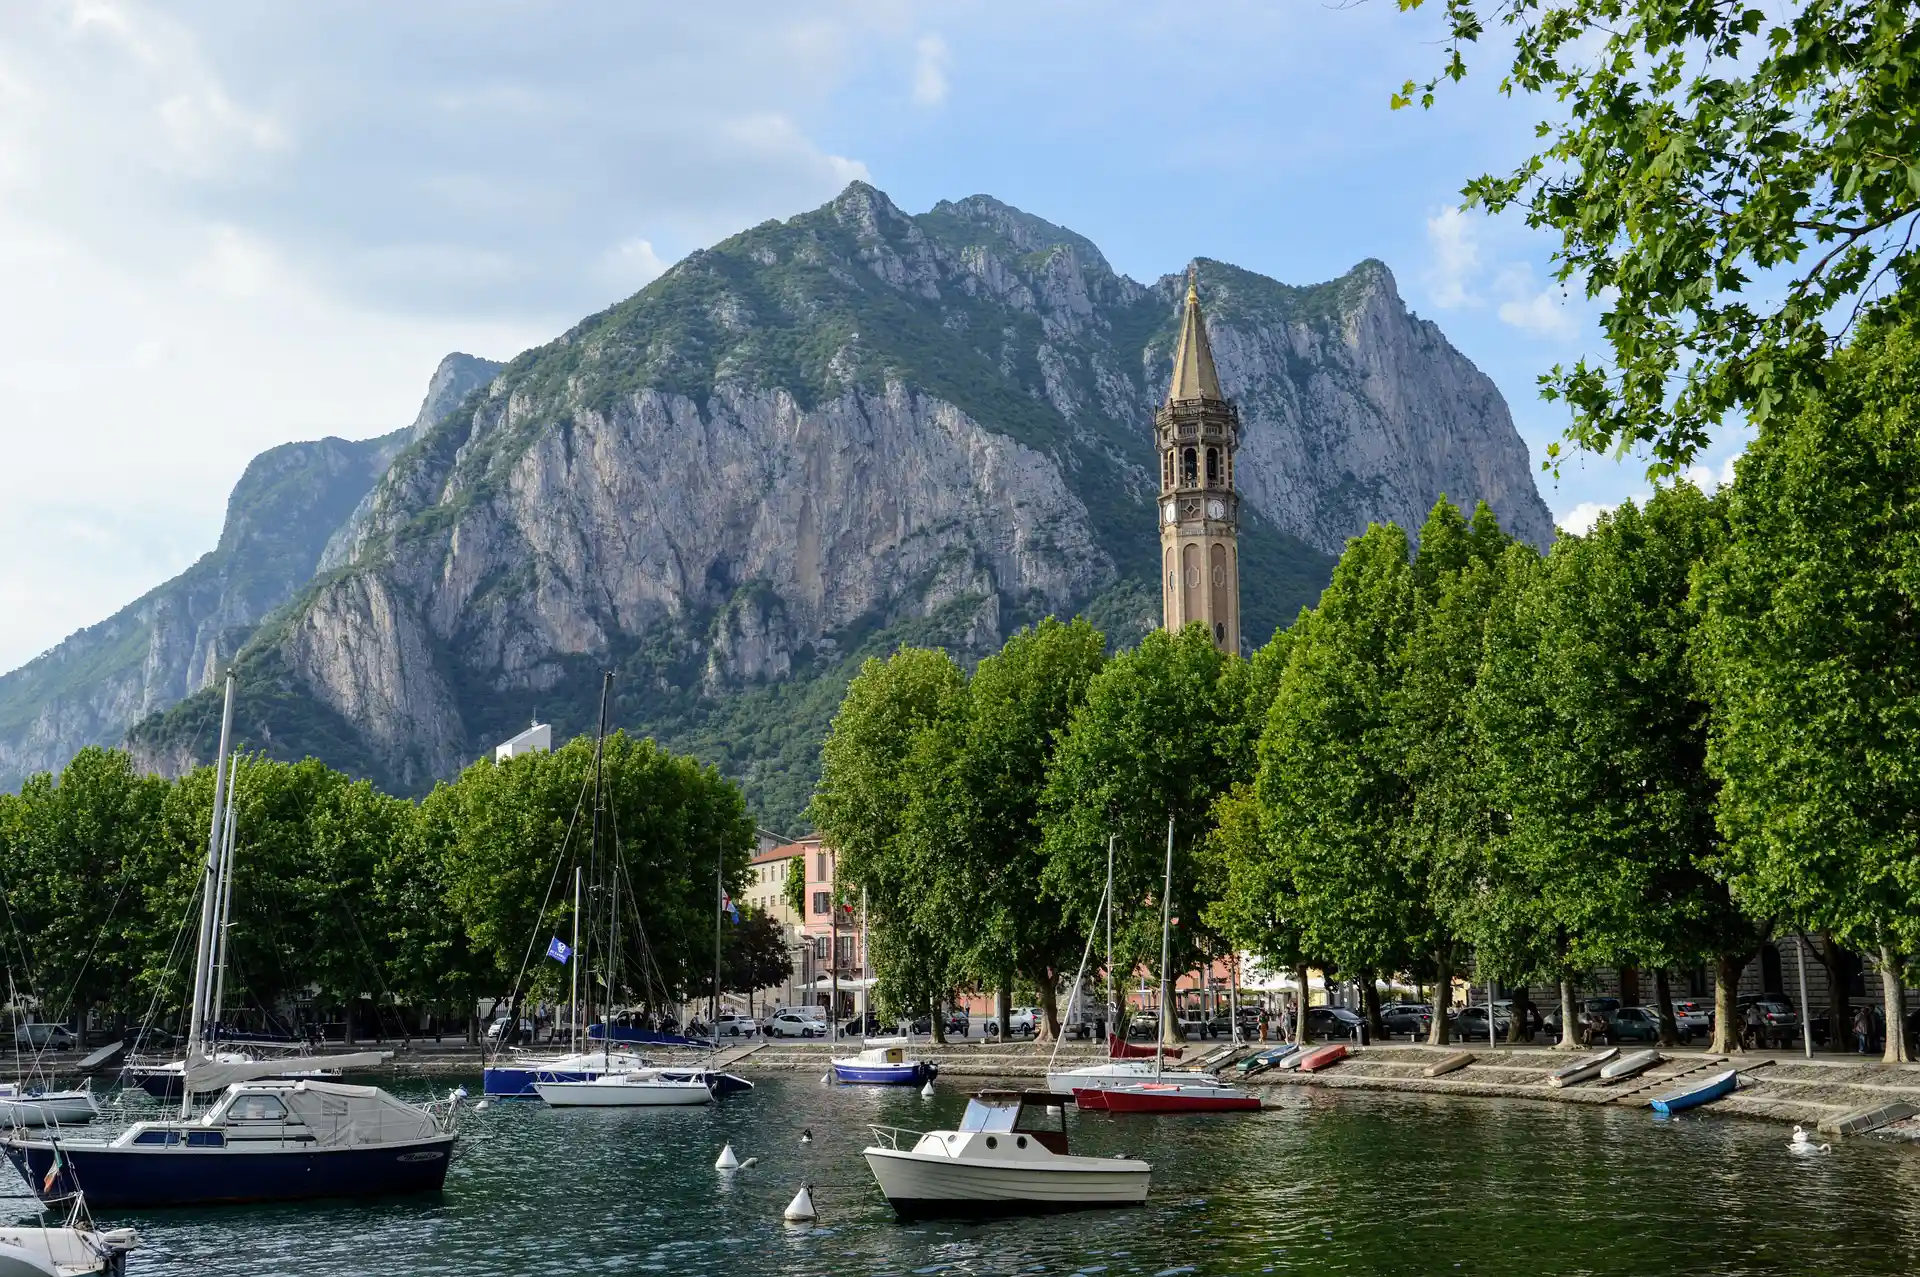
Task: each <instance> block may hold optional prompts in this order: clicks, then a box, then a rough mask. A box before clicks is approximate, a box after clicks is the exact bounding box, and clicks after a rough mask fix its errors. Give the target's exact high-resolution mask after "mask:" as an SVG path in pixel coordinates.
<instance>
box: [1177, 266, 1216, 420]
mask: <svg viewBox="0 0 1920 1277" xmlns="http://www.w3.org/2000/svg"><path fill="white" fill-rule="evenodd" d="M1198 270H1199V268H1198V266H1197V265H1190V266H1188V267H1187V308H1186V312H1185V314H1183V315H1182V316H1181V319H1180V340H1179V341H1177V342H1176V343H1174V347H1173V381H1172V382H1171V384H1169V385H1168V386H1167V402H1168V403H1178V402H1180V401H1181V400H1183V399H1222V398H1224V396H1223V395H1221V393H1220V376H1219V374H1218V373H1216V372H1215V371H1214V369H1213V351H1212V349H1211V348H1210V347H1209V346H1208V345H1207V324H1206V321H1205V320H1204V319H1202V318H1201V316H1200V288H1199V275H1198Z"/></svg>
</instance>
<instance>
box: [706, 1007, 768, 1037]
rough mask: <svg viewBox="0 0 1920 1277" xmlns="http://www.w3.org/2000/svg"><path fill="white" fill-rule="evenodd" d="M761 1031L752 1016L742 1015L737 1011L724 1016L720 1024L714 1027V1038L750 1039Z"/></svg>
mask: <svg viewBox="0 0 1920 1277" xmlns="http://www.w3.org/2000/svg"><path fill="white" fill-rule="evenodd" d="M759 1031H760V1026H759V1025H758V1024H756V1023H754V1020H753V1017H752V1016H750V1015H741V1014H740V1013H739V1012H737V1011H729V1012H727V1013H726V1014H724V1015H722V1016H721V1017H720V1022H719V1023H718V1024H716V1025H714V1026H713V1032H714V1036H715V1037H722V1038H750V1037H752V1036H753V1035H754V1034H756V1033H758V1032H759Z"/></svg>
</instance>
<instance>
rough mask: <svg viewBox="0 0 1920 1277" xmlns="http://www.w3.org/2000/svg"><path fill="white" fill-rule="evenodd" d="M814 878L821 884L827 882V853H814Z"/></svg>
mask: <svg viewBox="0 0 1920 1277" xmlns="http://www.w3.org/2000/svg"><path fill="white" fill-rule="evenodd" d="M813 876H814V877H815V878H818V879H819V880H820V881H821V882H825V881H826V880H827V853H826V852H824V851H816V852H814V853H813Z"/></svg>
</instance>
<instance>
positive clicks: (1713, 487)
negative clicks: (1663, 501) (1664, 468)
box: [1686, 450, 1746, 495]
mask: <svg viewBox="0 0 1920 1277" xmlns="http://www.w3.org/2000/svg"><path fill="white" fill-rule="evenodd" d="M1745 455H1746V453H1745V451H1744V450H1742V451H1740V452H1736V453H1734V454H1733V455H1732V456H1730V457H1728V458H1727V459H1726V460H1725V461H1722V462H1721V463H1720V468H1719V469H1718V470H1715V469H1713V468H1711V467H1710V466H1703V465H1693V466H1688V467H1687V470H1686V480H1687V482H1688V483H1691V484H1692V485H1693V486H1694V487H1696V488H1698V489H1700V491H1702V492H1705V493H1708V494H1709V495H1711V494H1712V493H1714V492H1717V491H1718V490H1719V489H1721V488H1724V487H1726V486H1727V485H1728V484H1730V483H1732V482H1733V467H1734V463H1735V462H1737V461H1739V460H1740V458H1741V457H1743V456H1745Z"/></svg>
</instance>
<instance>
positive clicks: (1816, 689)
mask: <svg viewBox="0 0 1920 1277" xmlns="http://www.w3.org/2000/svg"><path fill="white" fill-rule="evenodd" d="M1916 387H1920V338H1916V336H1915V333H1914V330H1913V329H1912V328H1911V327H1905V326H1899V327H1880V326H1872V327H1869V328H1868V329H1866V330H1865V331H1864V332H1863V333H1862V334H1861V336H1860V338H1859V340H1858V341H1857V342H1856V343H1855V344H1854V346H1853V347H1852V348H1851V349H1849V350H1847V351H1845V352H1843V353H1842V354H1841V356H1840V357H1839V358H1838V359H1837V360H1836V361H1835V364H1834V367H1833V368H1832V370H1831V372H1830V375H1829V377H1828V385H1827V389H1826V390H1825V391H1824V392H1823V393H1821V394H1818V395H1810V396H1807V397H1806V398H1805V399H1804V400H1803V401H1802V402H1800V403H1799V404H1797V405H1796V407H1795V410H1794V411H1793V412H1792V413H1790V414H1783V415H1781V416H1780V417H1777V418H1776V419H1775V420H1774V421H1773V422H1772V423H1770V424H1769V425H1768V427H1767V428H1766V429H1765V430H1763V431H1762V432H1761V434H1760V437H1759V439H1758V440H1757V441H1756V442H1755V443H1754V445H1753V446H1752V448H1750V449H1749V450H1748V452H1747V455H1746V457H1745V458H1744V459H1743V460H1742V461H1741V463H1740V475H1739V481H1738V483H1737V484H1735V486H1734V490H1733V494H1732V497H1731V499H1730V501H1729V503H1728V520H1729V524H1730V528H1731V533H1730V539H1729V544H1728V549H1727V553H1726V555H1725V557H1724V558H1723V559H1722V560H1721V561H1720V563H1719V564H1718V566H1717V567H1716V568H1715V570H1714V571H1713V572H1712V573H1711V574H1709V576H1708V577H1707V580H1706V584H1707V593H1708V596H1709V598H1710V620H1709V624H1708V633H1709V635H1710V636H1711V649H1712V660H1711V663H1710V670H1711V674H1712V685H1713V692H1714V701H1715V707H1716V712H1715V716H1714V731H1713V738H1712V745H1711V752H1710V756H1709V762H1710V764H1711V766H1712V769H1713V772H1714V774H1715V775H1716V776H1717V777H1718V778H1719V779H1720V780H1721V782H1722V784H1723V786H1724V788H1723V790H1722V793H1721V806H1720V820H1721V823H1722V825H1723V827H1724V828H1725V830H1726V833H1727V837H1728V841H1729V848H1728V855H1727V866H1728V869H1729V871H1730V872H1731V874H1732V878H1733V882H1734V884H1735V887H1736V889H1737V890H1738V892H1739V894H1740V899H1741V901H1742V903H1743V904H1745V905H1746V906H1747V908H1749V909H1751V910H1753V911H1755V912H1758V913H1761V914H1777V915H1779V916H1780V917H1781V918H1782V919H1783V920H1787V921H1790V922H1791V923H1793V924H1794V925H1796V926H1800V927H1805V928H1809V929H1813V930H1818V931H1830V932H1832V933H1833V934H1834V935H1835V936H1836V937H1838V938H1839V939H1840V940H1841V941H1842V942H1843V943H1845V944H1847V945H1849V946H1850V947H1855V948H1863V949H1873V948H1879V947H1881V946H1886V947H1887V948H1889V949H1891V950H1892V951H1894V952H1895V953H1913V952H1916V951H1920V908H1916V902H1920V851H1916V842H1915V838H1914V830H1915V828H1916V825H1917V824H1920V805H1917V804H1916V802H1915V798H1914V793H1915V791H1914V786H1913V776H1914V763H1915V759H1916V758H1920V694H1917V693H1916V690H1915V689H1916V688H1917V687H1920V645H1916V642H1915V633H1914V621H1913V618H1914V616H1915V615H1916V613H1917V612H1920V577H1916V565H1920V486H1916V485H1917V483H1920V480H1917V478H1916V476H1920V391H1917V390H1916Z"/></svg>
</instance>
